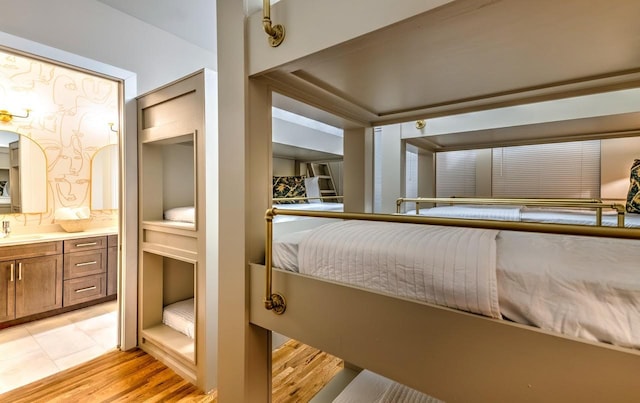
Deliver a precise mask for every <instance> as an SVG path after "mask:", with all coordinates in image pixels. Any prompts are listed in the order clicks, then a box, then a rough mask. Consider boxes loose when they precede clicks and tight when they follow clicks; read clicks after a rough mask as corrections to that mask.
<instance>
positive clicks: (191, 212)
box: [164, 206, 196, 223]
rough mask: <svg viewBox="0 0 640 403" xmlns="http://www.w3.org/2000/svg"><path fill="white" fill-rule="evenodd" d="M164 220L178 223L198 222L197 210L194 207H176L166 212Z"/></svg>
mask: <svg viewBox="0 0 640 403" xmlns="http://www.w3.org/2000/svg"><path fill="white" fill-rule="evenodd" d="M164 219H165V220H167V221H176V222H187V223H195V222H196V209H195V207H193V206H187V207H174V208H170V209H168V210H165V211H164Z"/></svg>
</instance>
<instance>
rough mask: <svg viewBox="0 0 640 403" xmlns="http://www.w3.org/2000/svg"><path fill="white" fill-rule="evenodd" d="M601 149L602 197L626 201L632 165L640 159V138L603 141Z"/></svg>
mask: <svg viewBox="0 0 640 403" xmlns="http://www.w3.org/2000/svg"><path fill="white" fill-rule="evenodd" d="M600 147H601V148H600V160H601V166H600V184H601V185H600V186H601V189H602V190H601V195H600V196H601V197H602V198H603V199H624V200H626V198H627V192H628V190H629V169H630V168H631V163H632V162H633V160H634V159H640V137H627V138H621V139H609V140H603V141H602V142H601V143H600Z"/></svg>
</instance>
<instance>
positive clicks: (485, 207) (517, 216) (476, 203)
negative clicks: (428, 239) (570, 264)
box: [396, 197, 640, 228]
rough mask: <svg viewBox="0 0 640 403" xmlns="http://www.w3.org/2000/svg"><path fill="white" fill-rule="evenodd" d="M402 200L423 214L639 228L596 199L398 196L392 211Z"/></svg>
mask: <svg viewBox="0 0 640 403" xmlns="http://www.w3.org/2000/svg"><path fill="white" fill-rule="evenodd" d="M405 203H417V206H418V207H417V209H413V210H407V211H406V212H405V213H404V214H408V215H420V216H425V217H440V218H461V219H479V220H498V221H516V222H532V223H534V222H537V223H547V224H575V225H604V226H609V227H615V226H620V227H627V228H638V227H640V214H635V213H628V212H626V211H625V206H624V205H623V204H619V203H609V202H604V203H603V202H602V201H601V200H598V199H500V198H471V197H464V198H398V199H397V201H396V206H397V209H396V213H400V212H401V211H402V210H403V205H404V204H405ZM426 205H435V207H426ZM423 206H424V207H423Z"/></svg>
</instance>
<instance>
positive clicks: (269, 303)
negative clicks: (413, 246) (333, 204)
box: [264, 208, 640, 315]
mask: <svg viewBox="0 0 640 403" xmlns="http://www.w3.org/2000/svg"><path fill="white" fill-rule="evenodd" d="M276 215H288V216H298V217H315V218H335V219H342V220H365V221H383V222H400V223H411V224H430V225H443V226H450V227H467V228H485V229H497V230H510V231H525V232H541V233H550V234H563V235H582V236H592V237H606V238H620V239H640V228H620V227H603V226H591V225H569V224H544V223H533V222H520V221H495V220H475V219H473V220H468V219H461V218H437V217H425V216H418V215H415V216H414V215H396V214H371V213H341V212H330V211H308V210H283V209H280V210H279V209H278V208H271V209H268V210H267V211H266V213H265V221H266V229H267V236H266V240H265V269H266V270H265V271H266V282H265V299H264V307H265V309H267V310H273V312H274V313H276V314H278V315H282V314H283V313H284V312H285V310H286V309H287V304H286V299H285V297H284V296H283V295H282V294H280V293H277V292H275V293H274V292H273V287H272V286H273V284H272V270H273V263H272V257H273V218H274V217H275V216H276Z"/></svg>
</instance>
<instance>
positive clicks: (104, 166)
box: [91, 144, 119, 210]
mask: <svg viewBox="0 0 640 403" xmlns="http://www.w3.org/2000/svg"><path fill="white" fill-rule="evenodd" d="M118 172H119V171H118V145H117V144H109V145H107V146H105V147H102V148H101V149H100V150H98V152H96V153H95V155H94V156H93V158H92V159H91V209H92V210H115V209H117V208H118Z"/></svg>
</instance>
